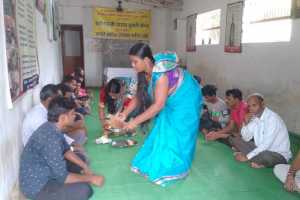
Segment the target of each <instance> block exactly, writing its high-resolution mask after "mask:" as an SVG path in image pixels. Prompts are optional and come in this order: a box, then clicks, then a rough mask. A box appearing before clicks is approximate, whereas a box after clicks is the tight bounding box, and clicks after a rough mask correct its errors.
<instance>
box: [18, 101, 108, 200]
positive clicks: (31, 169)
mask: <svg viewBox="0 0 300 200" xmlns="http://www.w3.org/2000/svg"><path fill="white" fill-rule="evenodd" d="M74 108H75V103H74V102H73V101H72V100H70V99H66V98H63V97H56V98H54V99H53V100H52V101H51V102H50V104H49V106H48V122H46V123H44V124H43V125H41V126H40V127H39V128H38V129H37V130H36V131H35V132H34V133H33V134H32V136H31V137H30V139H29V141H28V143H27V144H26V146H25V148H24V151H23V152H22V155H21V163H20V173H19V175H20V187H21V190H22V192H23V193H24V195H25V196H26V197H27V198H31V199H34V200H58V199H65V200H86V199H89V198H90V197H91V196H92V193H93V192H92V188H91V187H90V185H89V184H95V185H97V186H102V184H103V181H104V178H103V177H102V176H97V175H93V174H92V172H91V171H90V169H89V168H88V166H87V165H86V163H84V162H83V161H82V160H81V159H79V157H78V156H77V155H76V154H74V153H73V152H72V151H71V150H70V146H69V145H68V144H67V142H66V140H65V138H64V136H63V132H64V129H65V128H66V127H68V126H69V125H70V124H72V123H73V121H74V118H75V111H74ZM67 162H69V163H72V164H73V165H76V166H79V167H80V168H76V167H71V166H70V165H69V166H68V167H70V168H72V171H71V170H70V169H69V168H68V167H67Z"/></svg>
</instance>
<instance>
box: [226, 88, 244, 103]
mask: <svg viewBox="0 0 300 200" xmlns="http://www.w3.org/2000/svg"><path fill="white" fill-rule="evenodd" d="M226 96H228V97H229V96H232V97H233V98H235V99H239V100H240V101H242V100H243V93H242V91H241V90H240V89H238V88H234V89H231V90H227V91H226Z"/></svg>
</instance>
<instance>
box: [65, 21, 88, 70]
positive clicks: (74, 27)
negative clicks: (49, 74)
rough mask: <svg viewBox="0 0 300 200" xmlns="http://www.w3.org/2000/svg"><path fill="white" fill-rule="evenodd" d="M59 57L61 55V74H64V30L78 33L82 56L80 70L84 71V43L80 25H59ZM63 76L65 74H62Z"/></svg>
mask: <svg viewBox="0 0 300 200" xmlns="http://www.w3.org/2000/svg"><path fill="white" fill-rule="evenodd" d="M60 28H61V51H62V53H61V55H62V65H63V74H64V67H65V66H64V57H65V44H64V41H65V35H64V33H63V31H64V30H71V31H79V32H80V45H81V48H82V49H81V56H82V65H83V66H82V68H83V70H84V71H85V60H84V41H83V27H82V25H70V24H61V25H60ZM64 75H65V74H64Z"/></svg>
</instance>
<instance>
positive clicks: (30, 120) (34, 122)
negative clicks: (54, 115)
mask: <svg viewBox="0 0 300 200" xmlns="http://www.w3.org/2000/svg"><path fill="white" fill-rule="evenodd" d="M47 114H48V111H47V109H46V108H45V106H44V105H43V104H42V103H39V104H37V105H36V106H34V107H33V108H32V109H31V110H30V111H29V112H28V113H27V114H26V116H25V119H24V121H23V127H22V137H23V144H24V146H25V145H26V144H27V142H28V140H29V138H30V137H31V135H32V134H33V132H34V131H35V130H37V129H38V128H39V127H40V126H41V125H42V124H44V123H45V122H47V121H48V116H47ZM64 136H65V139H66V141H67V143H68V144H71V143H72V142H74V140H73V139H72V138H70V137H69V136H67V135H64Z"/></svg>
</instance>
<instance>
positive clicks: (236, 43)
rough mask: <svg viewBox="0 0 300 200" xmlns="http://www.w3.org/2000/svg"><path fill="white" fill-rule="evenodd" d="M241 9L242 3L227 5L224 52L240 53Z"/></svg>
mask: <svg viewBox="0 0 300 200" xmlns="http://www.w3.org/2000/svg"><path fill="white" fill-rule="evenodd" d="M243 9H244V3H243V2H242V1H240V2H236V3H232V4H228V5H227V17H226V30H225V48H224V51H225V52H228V53H241V52H242V25H243Z"/></svg>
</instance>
